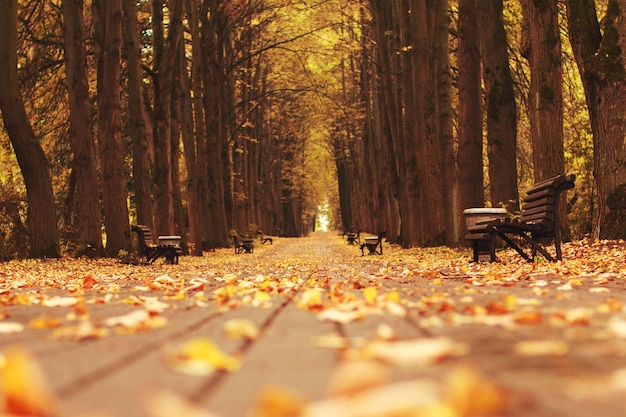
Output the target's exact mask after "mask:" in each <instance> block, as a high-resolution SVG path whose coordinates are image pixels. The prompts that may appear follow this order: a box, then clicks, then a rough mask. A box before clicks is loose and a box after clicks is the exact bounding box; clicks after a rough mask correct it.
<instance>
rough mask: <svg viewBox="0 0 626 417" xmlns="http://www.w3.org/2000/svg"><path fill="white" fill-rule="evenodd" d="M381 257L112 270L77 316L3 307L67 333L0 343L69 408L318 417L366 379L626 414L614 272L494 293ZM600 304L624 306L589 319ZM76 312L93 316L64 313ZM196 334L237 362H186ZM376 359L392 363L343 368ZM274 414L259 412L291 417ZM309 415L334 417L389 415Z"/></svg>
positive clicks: (339, 242) (550, 414) (516, 412)
mask: <svg viewBox="0 0 626 417" xmlns="http://www.w3.org/2000/svg"><path fill="white" fill-rule="evenodd" d="M385 251H386V252H385V253H384V254H383V256H364V257H362V256H361V252H360V250H359V249H358V246H354V245H348V244H347V243H346V241H345V239H342V238H341V237H339V236H337V235H335V234H332V233H315V234H313V235H312V236H311V237H307V238H297V239H295V238H294V239H290V238H275V240H274V244H273V245H267V244H266V245H262V246H261V245H259V244H258V243H257V246H256V248H255V251H254V253H252V254H240V255H235V254H232V253H231V252H230V251H228V252H226V251H218V253H215V254H212V253H209V254H207V255H205V257H203V258H202V259H201V260H198V259H190V258H186V257H183V258H181V261H180V264H179V265H165V264H155V265H151V266H124V267H123V269H122V270H121V271H120V274H119V275H117V276H112V275H111V273H110V272H109V273H108V275H106V276H97V277H96V278H95V279H94V281H97V282H98V285H99V286H100V287H99V288H100V291H84V294H82V295H81V296H80V298H81V302H80V303H79V304H78V306H77V305H76V304H72V305H69V304H71V303H70V302H68V306H64V305H62V304H63V303H62V302H59V303H58V304H59V305H57V306H50V307H48V309H47V310H45V312H42V307H40V306H39V305H37V306H33V305H27V303H23V304H22V305H20V303H15V304H14V305H11V306H7V307H5V313H6V315H7V316H8V317H10V319H11V321H12V322H19V323H24V324H27V323H32V322H33V320H37V319H40V320H43V319H45V318H50V317H61V318H62V320H63V323H64V324H63V326H61V327H59V328H53V329H50V330H40V329H33V328H32V326H27V327H26V329H25V330H24V331H23V332H18V333H14V334H6V335H0V348H3V349H9V348H10V347H12V346H21V347H22V348H23V349H25V350H26V351H28V352H30V354H31V355H32V356H33V358H34V360H36V362H37V363H38V364H39V365H40V366H41V369H42V371H43V373H44V375H45V377H46V379H47V380H48V382H49V384H50V385H51V390H52V392H53V393H54V396H55V397H56V398H57V399H58V401H59V404H60V405H59V408H60V409H59V413H58V415H63V416H78V415H96V414H95V413H96V412H102V413H103V414H98V415H104V416H111V417H146V416H160V415H169V416H176V415H181V416H182V415H183V414H177V413H179V412H180V408H178V407H179V406H178V405H176V406H174V405H171V404H170V403H167V402H166V399H167V398H169V395H170V394H172V395H173V397H172V398H184V399H185V400H187V401H189V402H190V403H192V404H194V405H195V406H197V407H199V408H200V409H202V410H206V412H207V414H206V415H207V416H210V415H215V416H222V417H245V416H248V415H252V414H250V413H251V410H253V409H257V410H259V409H260V408H259V407H260V406H259V401H260V398H261V397H262V396H263V395H265V397H263V398H265V400H266V402H268V401H269V402H272V401H275V402H281V401H285V402H287V399H291V400H292V401H295V398H298V397H301V398H303V399H304V401H307V402H308V403H310V404H318V405H319V407H318V408H319V409H320V410H321V409H322V407H323V406H324V404H326V406H328V404H331V405H332V404H334V406H336V404H335V403H333V402H332V401H331V400H329V399H332V398H333V397H332V394H333V393H332V392H329V391H332V390H335V391H336V390H341V386H342V384H343V385H344V388H343V389H344V390H346V389H348V388H345V387H352V386H354V385H358V383H359V380H362V381H363V384H364V385H367V383H370V384H372V385H375V386H378V385H381V384H382V386H389V387H395V388H397V389H401V388H400V387H405V388H406V387H413V388H410V389H413V391H410V392H412V394H411V396H412V397H414V398H412V399H411V401H413V402H416V401H417V402H418V403H419V402H420V401H422V402H423V403H424V404H426V405H425V407H426V408H427V409H429V410H430V411H432V410H431V409H430V408H428V407H430V406H431V405H433V404H448V405H449V403H451V402H454V401H457V402H458V401H473V400H471V399H469V398H470V397H472V396H474V397H476V396H477V397H481V396H483V397H485V398H486V399H484V400H480V401H477V402H476V404H474V408H478V409H480V407H481V406H483V407H484V408H485V410H487V412H488V415H501V416H512V417H513V416H515V417H517V416H519V417H522V416H524V417H529V416H541V417H565V416H567V417H577V416H580V417H587V416H603V417H612V416H615V417H618V416H626V401H624V395H623V394H624V393H625V392H626V345H625V343H624V341H623V340H622V339H621V338H616V337H614V336H615V332H613V333H611V332H610V330H611V329H613V330H614V329H616V328H619V329H621V331H622V332H623V333H626V329H625V327H626V318H624V317H623V314H622V313H621V310H620V308H621V305H622V303H623V302H624V301H626V296H625V295H624V294H625V293H624V284H623V282H622V280H621V279H607V280H606V282H603V284H604V285H603V286H602V288H604V290H603V291H600V290H598V291H590V290H589V288H585V290H584V291H583V290H580V291H578V290H577V288H574V289H573V290H567V291H566V290H565V288H563V286H564V285H568V283H565V282H562V281H561V280H559V279H557V278H555V277H549V276H546V277H543V278H544V279H540V278H537V277H533V278H532V279H530V278H528V279H515V280H510V281H508V280H504V281H498V282H499V283H500V284H498V285H490V284H489V277H484V276H483V277H482V278H483V282H479V281H478V280H476V279H473V278H472V277H471V276H468V275H467V274H466V273H463V272H459V271H458V270H456V271H455V270H452V269H451V270H447V269H445V268H444V269H440V270H439V272H438V274H437V275H436V276H430V275H428V274H424V275H427V276H422V275H419V273H418V271H420V265H419V263H416V262H418V261H415V260H414V258H410V259H409V257H408V256H406V257H405V256H403V254H402V253H403V252H402V251H401V250H400V249H398V248H390V247H389V245H386V246H385ZM120 268H122V267H120ZM94 276H95V272H94ZM146 276H149V277H150V279H151V282H146V278H145V277H146ZM596 279H597V278H596ZM581 281H584V279H582V278H581ZM82 282H85V279H84V278H83V280H82ZM485 282H487V284H485ZM492 282H494V281H492ZM503 282H504V284H503ZM105 283H106V284H107V285H106V286H105V285H104V284H105ZM172 283H173V284H174V285H169V284H172ZM157 284H158V285H161V286H162V287H158V286H157ZM582 284H584V282H581V287H584V285H582ZM183 287H184V288H183ZM113 289H114V290H113ZM31 290H32V289H29V291H31ZM23 291H24V293H27V291H26V290H23ZM36 291H38V293H45V294H47V296H46V297H47V298H45V297H44V298H41V299H45V300H48V301H46V302H47V303H48V304H50V303H51V302H53V301H54V300H57V301H58V300H68V297H67V289H66V288H63V289H58V288H55V287H54V285H49V284H48V285H43V284H42V286H41V288H39V289H36ZM542 291H544V293H543V294H542ZM605 291H607V292H608V291H610V295H607V294H606V292H605ZM51 296H54V297H57V298H50V297H51ZM72 296H76V294H72ZM51 300H52V301H51ZM611 300H613V301H611ZM38 304H40V305H41V304H43V302H38ZM83 304H84V305H83ZM80 306H83V307H82V308H81V307H80ZM616 306H620V307H616ZM602 308H606V309H611V308H614V309H615V310H616V311H617V312H618V314H617V315H616V314H615V311H612V312H611V313H612V314H611V315H608V314H607V315H601V314H596V313H597V312H598V311H600V309H602ZM83 309H84V310H88V318H85V317H83V319H82V320H81V318H80V317H79V318H73V319H72V317H71V316H72V315H77V314H78V315H80V313H81V312H83ZM146 312H147V313H146ZM83 313H84V314H85V315H86V313H85V312H83ZM142 313H143V314H144V315H143V316H142ZM242 319H243V320H245V322H242V321H241V320H242ZM72 320H73V321H72ZM115 320H117V321H118V325H117V326H116V325H115ZM236 320H239V321H236ZM67 322H70V323H75V324H74V325H73V327H71V326H69V325H66V323H67ZM233 323H240V329H248V328H249V327H245V326H243V324H241V323H247V324H253V326H252V327H251V328H252V329H254V330H256V331H258V335H257V336H255V337H249V338H240V337H239V338H238V337H234V338H233V337H232V335H230V336H231V337H229V335H228V334H227V332H225V330H224V329H225V326H227V325H228V324H231V325H232V324H233ZM620 326H621V327H620ZM50 327H54V326H50ZM111 329H116V331H111ZM106 330H108V331H107V332H106V334H104V332H105V331H106ZM63 331H65V332H67V334H66V337H63V333H62V332H63ZM100 332H102V333H100ZM59 335H60V336H59ZM191 341H196V342H198V341H202V342H207V341H210V342H211V343H213V344H214V345H215V346H217V347H219V349H220V351H222V352H223V353H224V354H225V355H229V357H230V360H232V361H236V362H237V365H232V369H229V370H226V371H216V372H213V373H208V372H205V371H206V369H204V368H202V367H199V366H197V364H196V365H193V364H191V363H190V362H189V361H188V360H187V359H189V358H188V356H190V355H193V354H192V353H188V354H187V356H185V355H183V354H182V353H181V351H180V349H181V347H182V346H186V345H188V344H189V343H190V342H191ZM198 343H200V342H198ZM196 346H204V347H203V349H206V345H201V344H198V345H196ZM537 351H539V353H537ZM542 351H543V352H542ZM355 359H360V361H355ZM368 361H369V363H370V364H372V363H374V362H375V363H376V364H380V363H383V364H384V369H383V370H381V369H379V368H378V367H377V366H378V365H377V366H371V367H370V366H365V367H363V368H358V367H357V370H356V371H354V370H351V369H353V368H349V367H347V366H346V364H348V363H357V364H358V363H362V364H363V363H368ZM226 362H227V363H230V362H228V361H226ZM225 366H227V367H228V366H229V365H225ZM340 369H344V371H342V372H343V374H342V373H339V376H338V374H337V372H338V370H340ZM351 372H354V374H353V375H351V374H350V373H351ZM190 373H192V374H193V373H195V375H192V374H190ZM455 378H456V379H455ZM338 381H343V382H338ZM455 381H456V382H455ZM383 382H384V383H383ZM411 384H414V385H411ZM337 386H339V387H340V388H337ZM420 387H421V388H420ZM378 388H380V387H378ZM271 389H274V391H271ZM415 390H417V391H418V392H415ZM450 390H452V391H454V392H453V393H452V394H449V393H448V391H450ZM268 392H273V393H274V394H273V395H272V394H268ZM284 392H290V393H292V394H289V395H287V394H284ZM355 392H356V391H355ZM394 392H396V394H393V393H391V392H386V391H382V390H380V389H378V390H377V391H372V393H376V394H372V398H378V402H379V403H381V404H382V406H381V407H382V409H383V410H384V409H385V406H387V407H388V409H389V410H393V409H394V407H395V406H396V405H397V403H398V402H402V401H404V400H400V401H398V397H397V396H398V394H397V392H398V391H394ZM399 392H402V391H399ZM290 395H292V396H290ZM376 395H379V397H376ZM451 396H452V397H454V398H456V400H455V399H452V400H451V399H450V398H451ZM405 397H406V395H405ZM420 397H423V398H422V399H421V400H420V399H419V398H420ZM459 397H461V398H462V400H458V398H459ZM268 398H269V400H268ZM392 398H393V399H392ZM415 398H417V400H416V399H415ZM481 398H482V397H481ZM385 401H389V404H386V405H385V404H384V403H385ZM411 401H409V402H411ZM168 404H170V405H168ZM363 404H366V403H363ZM168 407H173V408H172V409H170V410H168ZM267 407H268V406H267V405H266V406H265V408H263V407H261V408H262V409H263V410H266V411H265V414H263V413H261V412H257V414H255V415H259V416H261V415H265V416H282V415H284V416H287V415H294V416H295V415H296V414H288V413H285V414H280V413H278V411H275V412H271V411H269V412H268V411H267ZM355 407H358V405H356V406H355ZM363 407H365V406H363ZM455 407H456V408H454V407H453V409H454V410H456V413H457V414H445V413H443V411H442V412H441V413H440V414H436V413H435V414H428V415H429V416H441V417H444V416H451V415H457V416H465V415H468V416H469V415H470V414H471V413H470V412H471V408H472V405H470V406H469V408H470V409H467V407H466V408H465V409H464V408H463V406H459V405H458V404H456V405H455ZM433 409H434V408H433ZM176 410H178V411H176ZM312 410H313V411H310V413H311V414H309V415H324V413H326V415H324V417H334V416H335V415H336V416H338V417H339V416H341V417H351V416H356V415H359V416H372V417H373V416H375V415H376V416H378V415H381V416H382V415H384V416H386V415H391V414H382V412H381V413H379V414H368V413H367V412H365V411H363V410H361V411H362V413H361V414H358V413H357V412H354V413H353V414H347V413H348V411H346V410H347V409H346V410H344V411H342V412H338V413H337V414H332V412H331V411H326V412H321V411H315V410H316V408H315V407H312ZM328 410H336V408H332V407H331V408H328ZM459 410H462V411H459ZM209 412H210V413H214V414H209ZM316 412H317V413H318V414H315V413H316ZM333 412H334V411H333ZM350 412H352V411H350ZM372 412H373V411H372ZM92 413H94V414H92ZM320 413H321V414H320ZM189 415H191V414H189ZM203 415H204V414H203ZM416 415H421V414H416ZM424 415H426V414H424Z"/></svg>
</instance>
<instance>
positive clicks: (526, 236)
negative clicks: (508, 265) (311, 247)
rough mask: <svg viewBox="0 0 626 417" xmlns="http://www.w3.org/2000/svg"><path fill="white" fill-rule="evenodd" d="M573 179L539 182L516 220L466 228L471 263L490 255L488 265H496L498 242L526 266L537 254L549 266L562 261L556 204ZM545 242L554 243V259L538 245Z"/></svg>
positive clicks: (562, 177)
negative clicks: (470, 247)
mask: <svg viewBox="0 0 626 417" xmlns="http://www.w3.org/2000/svg"><path fill="white" fill-rule="evenodd" d="M575 179H576V176H575V175H573V174H570V175H559V176H556V177H554V178H550V179H549V180H546V181H542V182H539V183H537V184H535V185H534V186H533V187H532V188H531V189H530V190H528V191H527V194H526V197H524V200H523V203H522V210H521V212H520V215H519V216H516V217H506V218H504V219H492V220H485V221H480V222H477V223H476V224H475V225H473V226H470V227H468V229H467V232H468V233H467V235H465V239H467V240H469V241H470V242H472V249H473V261H474V262H478V261H479V259H480V255H481V254H489V259H490V261H491V262H495V261H496V260H497V258H496V246H497V242H498V238H501V239H502V240H504V241H505V242H506V243H507V244H508V245H509V246H510V247H512V248H513V249H515V251H516V252H517V253H519V254H520V256H522V258H524V259H526V260H527V261H529V262H533V261H534V260H535V256H536V255H537V253H540V254H541V255H543V256H544V257H545V258H546V259H547V260H549V261H552V262H555V261H556V260H559V261H560V260H562V255H561V228H560V225H561V223H560V217H559V210H560V208H559V200H560V196H561V193H562V192H565V191H566V190H568V189H571V188H574V181H575ZM512 236H513V237H515V236H517V237H519V238H521V242H515V241H514V240H513V239H511V237H512ZM544 239H545V240H548V241H554V251H555V256H552V254H550V253H549V252H548V251H547V250H546V249H545V248H544V247H543V246H542V245H541V244H540V242H539V241H540V240H544ZM524 242H525V246H529V247H530V251H529V253H527V252H526V251H524V249H522V247H521V245H520V243H524Z"/></svg>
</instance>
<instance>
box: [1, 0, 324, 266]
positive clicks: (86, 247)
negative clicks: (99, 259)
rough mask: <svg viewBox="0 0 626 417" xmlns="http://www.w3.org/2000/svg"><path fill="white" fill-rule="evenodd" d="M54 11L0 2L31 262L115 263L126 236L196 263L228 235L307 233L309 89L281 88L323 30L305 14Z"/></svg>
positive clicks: (202, 2) (154, 3) (271, 6)
mask: <svg viewBox="0 0 626 417" xmlns="http://www.w3.org/2000/svg"><path fill="white" fill-rule="evenodd" d="M58 4H59V3H57V2H47V1H32V2H21V1H20V2H18V1H17V0H2V1H1V2H0V7H1V8H0V28H1V29H0V30H2V33H1V35H2V36H3V39H5V40H7V42H3V43H2V45H1V46H0V58H1V59H2V64H0V65H1V66H0V80H2V81H1V82H2V84H1V85H0V110H1V111H2V120H3V123H4V127H5V129H6V131H7V133H8V136H9V138H10V140H11V144H12V147H13V150H14V152H15V155H16V157H17V162H18V163H19V168H20V171H21V173H22V175H23V180H24V184H25V192H26V195H27V207H28V225H27V226H28V234H29V235H30V247H29V255H30V256H33V257H40V256H59V255H60V253H61V248H60V244H59V243H60V242H63V243H65V244H72V245H76V248H77V249H76V253H78V254H82V253H90V252H93V253H99V254H105V253H106V254H107V255H109V256H115V255H117V254H118V253H119V251H120V250H124V251H127V250H129V249H130V247H131V235H130V222H137V223H141V224H146V225H149V226H150V227H151V228H153V230H154V231H155V233H156V234H159V235H163V234H167V235H169V234H180V235H182V236H183V237H184V243H185V245H187V244H190V245H189V250H190V252H191V253H193V254H196V255H200V254H202V250H207V249H211V248H215V247H219V246H223V245H225V244H228V242H229V240H230V233H231V231H233V230H237V231H239V232H242V233H248V232H250V231H252V230H251V229H252V228H254V227H255V226H256V227H260V228H262V229H264V230H265V231H266V232H270V233H272V232H275V231H276V232H278V233H282V234H285V235H289V236H299V235H302V234H305V233H307V232H308V231H309V229H310V228H311V227H312V223H313V221H314V220H313V216H314V209H315V202H316V201H317V200H318V199H319V198H318V197H317V195H316V194H317V191H316V186H317V185H316V184H317V182H318V181H315V180H311V179H310V178H309V177H310V175H309V174H307V172H308V171H309V170H307V168H306V166H307V164H309V163H311V160H312V159H313V157H312V156H311V155H310V154H311V152H310V149H309V147H307V141H306V139H307V137H308V135H309V133H308V129H309V128H310V124H311V122H310V121H309V120H308V116H307V115H308V113H312V112H314V109H313V108H312V107H313V105H312V104H311V103H310V99H307V97H306V95H307V91H312V90H314V88H311V87H310V86H308V85H307V84H308V83H303V82H302V77H303V76H302V75H297V76H296V77H295V79H294V77H293V74H294V73H295V74H298V73H300V74H302V72H303V71H302V70H299V71H294V68H296V67H297V65H299V63H298V62H297V59H300V58H302V57H303V55H304V54H306V53H307V52H306V49H305V46H306V45H304V44H301V43H300V44H299V43H298V40H299V39H303V38H304V37H306V35H307V34H310V33H315V32H316V31H319V30H321V29H320V27H321V28H322V29H323V28H324V27H328V24H327V22H321V21H317V22H314V23H315V24H313V23H306V22H308V21H307V20H304V19H306V16H307V15H308V16H309V17H311V16H313V17H314V15H316V14H317V13H318V11H317V10H316V8H312V7H310V6H307V5H306V2H298V1H293V2H289V1H264V0H250V1H244V0H238V1H228V2H223V1H218V0H171V1H168V2H165V1H163V0H145V1H140V2H128V1H122V0H93V1H92V2H90V3H89V4H86V3H85V2H83V0H64V1H62V2H60V7H58ZM292 13H294V15H302V16H301V17H300V18H299V20H300V22H296V21H290V20H289V19H290V14H292ZM305 23H306V24H305ZM289 48H293V50H292V51H289ZM281 51H282V54H280V53H279V52H281ZM285 51H288V52H285ZM294 57H295V58H296V59H294ZM300 64H301V63H300ZM290 66H292V68H290ZM305 72H306V71H305ZM290 74H291V75H290ZM23 97H26V99H23ZM318 152H319V151H318ZM50 166H52V175H51V170H50V168H49V167H50ZM16 182H17V183H19V182H20V181H16ZM16 182H14V181H12V180H11V179H7V178H4V180H3V183H4V186H5V188H11V187H13V186H14V185H15V183H16ZM18 187H19V186H18ZM318 188H319V187H318ZM7 206H8V205H7ZM5 213H6V212H5ZM59 213H60V215H59ZM7 218H8V219H9V220H10V222H11V224H13V226H14V227H13V228H12V230H8V231H4V234H5V237H6V238H7V239H8V237H9V235H11V236H10V237H12V239H11V241H12V242H19V241H20V239H19V236H18V234H19V233H20V232H22V233H23V231H24V230H25V229H26V228H25V227H24V226H23V225H21V218H20V216H13V217H7ZM103 231H104V233H103ZM17 250H19V248H15V251H17Z"/></svg>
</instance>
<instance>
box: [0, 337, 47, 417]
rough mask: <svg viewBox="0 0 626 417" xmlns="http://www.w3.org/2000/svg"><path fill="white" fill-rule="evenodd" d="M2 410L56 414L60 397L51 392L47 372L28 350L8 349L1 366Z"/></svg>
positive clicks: (19, 413) (13, 412)
mask: <svg viewBox="0 0 626 417" xmlns="http://www.w3.org/2000/svg"><path fill="white" fill-rule="evenodd" d="M0 392H1V395H2V397H4V398H3V400H4V401H3V402H4V404H3V407H2V410H3V411H4V412H5V413H7V414H9V415H20V416H33V417H35V416H37V417H45V416H53V415H55V414H56V408H57V400H56V399H55V398H54V396H53V395H52V391H51V390H50V388H49V386H48V383H47V381H46V380H45V378H44V375H43V373H42V371H41V369H40V368H39V366H38V365H37V363H36V362H35V360H34V358H33V357H32V356H31V355H30V353H28V352H27V351H25V350H23V349H20V348H16V347H14V348H9V349H7V350H6V352H5V353H4V356H3V357H2V365H1V366H0Z"/></svg>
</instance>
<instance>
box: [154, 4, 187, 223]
mask: <svg viewBox="0 0 626 417" xmlns="http://www.w3.org/2000/svg"><path fill="white" fill-rule="evenodd" d="M163 5H164V2H163V0H153V1H152V29H153V46H154V57H153V78H154V126H155V128H154V165H153V181H154V190H155V191H154V212H155V230H156V232H157V233H158V234H161V235H165V234H173V233H175V231H176V226H175V221H174V178H173V175H174V174H173V169H172V168H173V166H172V131H171V126H172V120H171V117H172V114H171V110H172V108H171V104H172V88H173V87H172V83H173V75H174V68H175V66H176V62H177V58H178V57H179V56H180V55H179V54H178V48H180V47H181V40H182V12H183V0H175V1H173V2H170V16H169V18H170V21H169V32H168V35H167V40H165V38H164V26H163V25H164V21H163Z"/></svg>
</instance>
